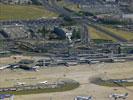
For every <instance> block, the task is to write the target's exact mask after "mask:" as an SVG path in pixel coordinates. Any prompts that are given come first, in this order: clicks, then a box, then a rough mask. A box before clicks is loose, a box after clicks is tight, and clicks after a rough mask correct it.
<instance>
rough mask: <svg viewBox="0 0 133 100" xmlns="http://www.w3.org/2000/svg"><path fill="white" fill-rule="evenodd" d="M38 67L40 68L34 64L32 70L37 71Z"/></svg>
mask: <svg viewBox="0 0 133 100" xmlns="http://www.w3.org/2000/svg"><path fill="white" fill-rule="evenodd" d="M39 68H40V67H39V66H34V67H32V70H33V71H36V72H37V71H39Z"/></svg>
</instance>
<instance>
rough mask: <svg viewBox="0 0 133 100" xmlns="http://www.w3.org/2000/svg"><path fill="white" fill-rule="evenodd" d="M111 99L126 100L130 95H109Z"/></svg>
mask: <svg viewBox="0 0 133 100" xmlns="http://www.w3.org/2000/svg"><path fill="white" fill-rule="evenodd" d="M109 97H110V98H114V100H117V99H123V100H125V99H126V98H127V97H128V93H125V94H111V95H109Z"/></svg>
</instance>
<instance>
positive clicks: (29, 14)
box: [0, 4, 58, 20]
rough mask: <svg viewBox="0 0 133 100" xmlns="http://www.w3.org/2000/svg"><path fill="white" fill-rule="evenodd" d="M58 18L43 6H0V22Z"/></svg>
mask: <svg viewBox="0 0 133 100" xmlns="http://www.w3.org/2000/svg"><path fill="white" fill-rule="evenodd" d="M56 16H58V15H57V14H56V13H53V12H49V11H48V10H46V9H45V8H44V7H42V6H35V5H28V6H27V5H23V6H21V5H4V4H0V20H13V19H15V20H16V19H37V18H42V17H47V18H49V17H56Z"/></svg>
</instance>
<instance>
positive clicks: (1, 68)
mask: <svg viewBox="0 0 133 100" xmlns="http://www.w3.org/2000/svg"><path fill="white" fill-rule="evenodd" d="M10 66H11V65H6V66H3V67H0V70H3V69H6V68H8V67H10Z"/></svg>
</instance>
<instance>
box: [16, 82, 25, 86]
mask: <svg viewBox="0 0 133 100" xmlns="http://www.w3.org/2000/svg"><path fill="white" fill-rule="evenodd" d="M17 85H19V86H21V85H26V83H25V82H17Z"/></svg>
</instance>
